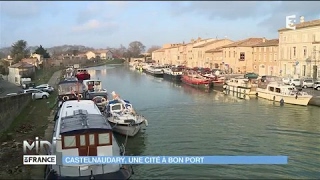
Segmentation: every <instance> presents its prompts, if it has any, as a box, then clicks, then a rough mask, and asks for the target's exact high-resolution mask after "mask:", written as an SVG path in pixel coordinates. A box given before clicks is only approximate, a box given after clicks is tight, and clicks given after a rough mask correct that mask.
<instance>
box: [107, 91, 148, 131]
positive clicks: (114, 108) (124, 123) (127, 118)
mask: <svg viewBox="0 0 320 180" xmlns="http://www.w3.org/2000/svg"><path fill="white" fill-rule="evenodd" d="M112 95H113V100H112V101H109V102H108V105H107V108H106V116H107V119H108V121H109V123H110V125H111V126H112V127H113V130H114V131H115V132H117V133H119V134H122V135H126V136H135V135H136V134H137V133H138V132H139V131H140V130H141V127H142V125H145V126H148V121H147V119H146V118H144V117H143V116H141V115H138V114H137V113H136V112H135V111H134V109H133V107H132V104H131V103H130V102H129V101H126V100H123V99H121V98H120V97H119V96H118V95H117V94H116V93H115V92H114V91H113V92H112Z"/></svg>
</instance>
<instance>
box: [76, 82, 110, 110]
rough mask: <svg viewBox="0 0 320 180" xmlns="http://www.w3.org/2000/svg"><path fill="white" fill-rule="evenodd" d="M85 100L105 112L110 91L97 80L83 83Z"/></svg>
mask: <svg viewBox="0 0 320 180" xmlns="http://www.w3.org/2000/svg"><path fill="white" fill-rule="evenodd" d="M82 83H83V89H84V98H85V99H88V100H92V101H94V102H95V103H96V105H97V106H98V107H99V109H100V111H102V112H103V111H104V110H105V107H106V104H107V103H108V91H107V90H106V89H104V88H103V87H102V82H101V81H100V80H97V79H90V80H84V81H83V82H82Z"/></svg>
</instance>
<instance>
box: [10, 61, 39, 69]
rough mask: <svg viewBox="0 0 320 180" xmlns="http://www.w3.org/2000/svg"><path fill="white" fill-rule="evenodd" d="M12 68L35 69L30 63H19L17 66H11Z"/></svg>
mask: <svg viewBox="0 0 320 180" xmlns="http://www.w3.org/2000/svg"><path fill="white" fill-rule="evenodd" d="M10 67H11V68H19V69H20V68H21V69H22V68H32V67H34V66H33V65H32V64H29V63H26V62H18V63H16V64H14V65H11V66H10Z"/></svg>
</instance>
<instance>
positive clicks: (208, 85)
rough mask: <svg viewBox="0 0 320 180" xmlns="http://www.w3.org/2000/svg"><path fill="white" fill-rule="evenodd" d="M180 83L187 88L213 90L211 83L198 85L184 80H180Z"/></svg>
mask: <svg viewBox="0 0 320 180" xmlns="http://www.w3.org/2000/svg"><path fill="white" fill-rule="evenodd" d="M181 81H182V82H183V83H184V84H186V85H189V86H192V87H195V88H199V89H212V88H213V83H212V82H208V83H199V82H192V81H190V80H188V79H186V78H181Z"/></svg>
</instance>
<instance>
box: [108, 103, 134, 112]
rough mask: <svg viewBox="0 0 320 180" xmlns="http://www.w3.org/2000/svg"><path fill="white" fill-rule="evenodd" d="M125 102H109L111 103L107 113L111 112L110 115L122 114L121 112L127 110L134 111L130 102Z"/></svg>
mask: <svg viewBox="0 0 320 180" xmlns="http://www.w3.org/2000/svg"><path fill="white" fill-rule="evenodd" d="M123 102H124V103H123ZM123 102H121V101H119V100H112V101H109V103H108V105H107V112H109V113H121V112H123V111H125V110H131V109H133V107H132V104H131V103H130V102H129V101H127V100H123Z"/></svg>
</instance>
